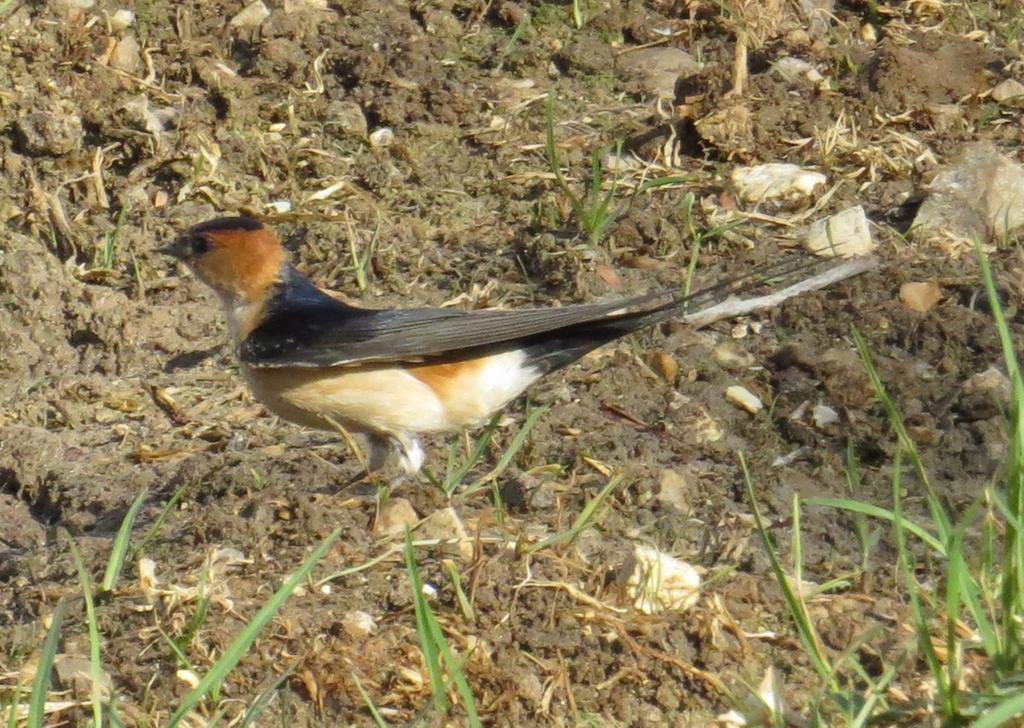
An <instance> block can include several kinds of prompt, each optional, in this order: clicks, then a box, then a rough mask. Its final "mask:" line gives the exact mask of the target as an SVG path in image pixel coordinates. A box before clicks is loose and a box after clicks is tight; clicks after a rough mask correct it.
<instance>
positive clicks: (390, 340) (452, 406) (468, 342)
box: [159, 215, 749, 474]
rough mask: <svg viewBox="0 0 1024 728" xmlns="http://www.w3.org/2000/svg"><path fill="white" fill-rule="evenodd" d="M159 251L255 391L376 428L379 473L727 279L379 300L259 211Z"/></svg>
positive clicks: (332, 422) (303, 410) (281, 409)
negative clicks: (329, 274)
mask: <svg viewBox="0 0 1024 728" xmlns="http://www.w3.org/2000/svg"><path fill="white" fill-rule="evenodd" d="M159 250H160V252H162V253H165V254H167V255H170V256H173V257H174V258H176V259H178V260H179V261H181V262H183V263H184V264H185V265H186V266H187V267H188V268H189V269H190V270H191V271H192V272H193V273H194V274H195V276H196V277H198V278H199V280H201V281H202V282H203V283H205V284H206V285H207V286H209V287H210V288H211V289H212V290H213V291H214V293H216V295H217V296H218V298H219V299H220V301H221V303H222V305H223V308H224V313H225V316H226V319H227V326H228V329H229V331H230V335H231V339H232V341H233V343H234V346H235V348H236V351H237V355H238V359H239V370H240V373H241V376H242V378H243V379H244V380H245V382H246V383H247V385H248V386H249V388H250V390H251V392H252V394H253V395H254V397H255V398H256V399H257V400H258V401H259V402H260V403H262V404H263V406H264V407H266V409H267V410H269V411H270V412H271V413H273V414H276V415H278V416H279V417H280V418H282V419H284V420H288V421H290V422H293V423H296V424H299V425H302V426H305V427H309V428H314V429H319V430H328V431H335V432H337V431H342V432H349V433H360V434H362V435H364V436H366V437H367V438H368V440H369V444H370V453H369V458H368V459H367V461H366V463H365V464H366V465H367V467H368V469H369V470H370V471H371V472H373V471H375V470H377V469H379V468H381V467H383V466H384V465H386V464H387V463H388V462H389V461H391V460H392V459H393V457H395V456H397V461H398V465H400V466H401V468H402V469H403V470H404V471H405V472H406V473H408V474H416V473H418V472H419V471H420V469H421V468H422V466H423V463H424V459H425V453H424V450H423V446H422V444H421V442H420V436H421V435H424V434H430V433H447V432H458V431H462V430H466V429H470V428H473V427H478V426H480V425H483V424H485V423H487V422H488V421H489V420H490V419H491V418H492V417H493V416H494V414H495V413H497V412H499V411H500V410H502V408H504V407H505V406H507V405H508V404H509V403H510V402H512V401H513V400H514V399H515V398H516V397H518V396H519V395H520V394H522V393H523V392H524V391H525V390H526V389H527V388H528V387H530V385H532V384H533V383H535V382H536V381H537V380H539V379H540V378H541V377H543V376H545V375H547V374H549V373H551V372H553V371H555V370H558V369H561V368H562V367H564V366H566V365H568V364H570V363H572V362H574V361H576V360H577V359H579V358H580V357H582V356H583V355H585V354H586V353H588V352H590V351H592V350H593V349H596V348H598V347H600V346H602V345H604V344H607V343H609V342H611V341H614V340H615V339H618V338H620V337H622V336H625V335H627V334H629V333H631V332H633V331H636V330H638V329H642V328H645V327H649V326H653V325H655V324H657V323H659V322H662V321H665V320H667V319H669V318H671V317H672V316H674V315H677V314H678V313H679V312H680V311H681V310H682V307H683V306H685V305H686V304H688V303H692V302H694V301H695V300H701V299H707V298H709V297H712V296H719V297H721V294H722V290H723V289H724V288H725V287H726V285H725V284H720V285H718V286H714V287H712V288H709V289H706V290H704V291H698V292H697V293H695V294H691V295H684V293H683V292H682V291H680V290H669V291H657V292H653V293H647V294H643V295H639V296H634V297H631V298H625V299H620V300H616V301H610V302H603V303H579V304H570V305H564V306H554V307H534V308H526V309H511V310H500V309H486V310H478V311H463V310H458V309H452V308H391V309H370V308H361V307H357V306H352V305H349V304H347V303H344V302H342V301H340V300H338V299H337V298H335V297H334V296H331V295H330V294H328V293H326V292H325V291H323V290H321V289H320V288H318V287H317V286H316V285H315V284H314V283H313V282H312V281H311V280H310V279H309V278H308V277H306V276H305V275H303V274H302V273H300V272H299V271H298V270H297V269H296V268H295V267H294V266H293V265H292V264H291V263H290V262H289V260H288V256H287V254H286V251H285V250H284V248H283V246H282V244H281V241H280V238H279V237H278V236H277V234H276V233H275V232H274V230H273V229H272V228H270V227H269V226H268V225H265V224H264V223H263V222H262V221H260V220H259V219H257V218H255V217H250V216H245V215H242V216H234V217H218V218H216V219H212V220H209V221H207V222H203V223H200V224H198V225H194V226H192V227H189V228H188V229H186V230H185V231H184V232H182V233H181V234H179V235H178V236H177V237H176V238H175V239H174V240H173V241H172V242H171V243H170V244H168V245H166V246H164V247H162V248H160V249H159ZM743 278H749V276H747V277H743ZM736 280H739V279H736ZM727 283H730V282H727Z"/></svg>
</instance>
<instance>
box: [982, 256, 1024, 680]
mask: <svg viewBox="0 0 1024 728" xmlns="http://www.w3.org/2000/svg"><path fill="white" fill-rule="evenodd" d="M975 247H976V250H977V255H978V265H979V267H980V268H981V274H982V279H983V280H984V282H985V290H986V292H987V294H988V300H989V307H990V308H991V310H992V317H993V318H994V319H995V323H996V330H997V331H998V333H999V341H1000V344H1001V348H1002V350H1003V359H1004V361H1005V363H1006V371H1007V373H1008V375H1009V378H1010V384H1011V387H1012V389H1011V397H1010V408H1009V413H1008V414H1009V425H1010V427H1009V433H1008V443H1007V445H1008V448H1007V453H1008V458H1007V464H1006V471H1005V472H1006V475H1005V478H1006V505H1007V506H1008V509H1009V514H1008V515H1007V524H1006V525H1007V528H1006V535H1005V538H1004V544H1003V559H1002V575H1001V581H1002V585H1001V589H1000V595H999V599H1000V603H1001V611H1002V625H1001V632H1002V637H1003V639H1004V644H1003V650H1004V654H1002V655H1000V656H999V658H998V660H997V663H998V665H999V667H1000V669H1004V670H1005V669H1015V668H1017V667H1019V665H1020V664H1021V662H1022V661H1024V654H1022V644H1021V640H1022V637H1021V632H1020V624H1019V620H1020V615H1021V613H1022V612H1024V532H1022V531H1021V529H1020V522H1021V518H1022V516H1024V381H1022V379H1021V371H1020V364H1019V362H1018V360H1017V353H1016V347H1015V346H1014V341H1013V336H1012V335H1011V333H1010V327H1009V324H1008V323H1007V321H1006V316H1005V314H1004V313H1003V308H1002V305H1000V303H999V294H998V291H997V290H996V284H995V278H994V277H993V275H992V268H991V266H990V265H989V262H988V257H987V256H986V255H985V253H984V251H983V250H982V248H981V245H980V243H979V244H977V245H976V246H975Z"/></svg>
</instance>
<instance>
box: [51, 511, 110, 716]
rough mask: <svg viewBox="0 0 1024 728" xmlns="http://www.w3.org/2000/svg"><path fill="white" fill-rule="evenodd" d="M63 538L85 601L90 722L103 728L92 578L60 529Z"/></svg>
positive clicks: (73, 543) (101, 670) (69, 535)
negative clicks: (87, 632) (90, 703)
mask: <svg viewBox="0 0 1024 728" xmlns="http://www.w3.org/2000/svg"><path fill="white" fill-rule="evenodd" d="M61 530H62V531H63V533H64V538H66V539H67V540H68V548H69V549H70V550H71V558H72V560H74V562H75V568H76V569H77V570H78V582H79V584H80V585H81V587H82V597H83V598H84V599H85V620H86V623H87V624H88V629H89V682H90V683H91V686H90V689H89V700H90V701H91V702H92V720H93V726H94V727H95V728H101V727H102V726H103V696H102V695H101V694H100V687H101V683H100V681H101V680H102V678H103V666H102V665H101V664H100V629H99V625H98V624H97V622H96V604H95V603H94V602H93V598H92V578H91V577H90V576H89V571H88V569H86V568H85V562H84V561H83V560H82V553H81V552H80V551H79V550H78V545H77V544H76V543H75V539H73V538H72V537H71V534H70V533H68V532H67V531H64V530H63V529H61Z"/></svg>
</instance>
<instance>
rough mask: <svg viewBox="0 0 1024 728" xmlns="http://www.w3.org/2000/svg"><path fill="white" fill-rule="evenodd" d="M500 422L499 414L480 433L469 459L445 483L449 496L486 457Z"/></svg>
mask: <svg viewBox="0 0 1024 728" xmlns="http://www.w3.org/2000/svg"><path fill="white" fill-rule="evenodd" d="M500 421H501V413H500V412H499V413H498V414H496V415H494V417H492V418H491V421H490V422H488V423H487V427H485V428H484V431H483V432H481V433H480V437H478V438H477V440H476V443H474V445H473V449H472V450H471V451H470V453H469V457H467V458H466V459H465V461H463V463H462V464H461V465H459V466H458V467H456V468H455V470H454V472H453V473H452V474H451V476H450V477H449V478H448V480H447V482H446V483H445V492H446V493H447V494H448V495H451V494H452V493H453V492H454V491H455V488H456V486H458V484H459V483H460V482H462V479H463V478H464V477H466V473H468V472H469V471H470V470H472V469H473V466H475V465H476V464H477V463H478V462H479V461H480V458H482V457H483V456H484V452H486V451H487V446H488V445H490V444H491V440H492V439H493V437H494V431H495V430H497V429H498V422H500Z"/></svg>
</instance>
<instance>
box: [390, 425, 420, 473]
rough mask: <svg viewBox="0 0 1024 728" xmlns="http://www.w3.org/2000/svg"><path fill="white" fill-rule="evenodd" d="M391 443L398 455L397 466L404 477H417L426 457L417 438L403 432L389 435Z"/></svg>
mask: <svg viewBox="0 0 1024 728" xmlns="http://www.w3.org/2000/svg"><path fill="white" fill-rule="evenodd" d="M390 438H391V443H392V445H393V447H394V449H395V451H396V452H397V453H398V464H399V465H400V466H402V470H404V471H405V474H406V475H417V474H419V472H420V469H421V468H422V467H423V461H424V460H425V459H426V456H425V454H424V452H423V446H422V445H421V444H420V441H419V439H418V438H416V437H414V436H411V435H408V434H406V433H404V432H392V433H390Z"/></svg>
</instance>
